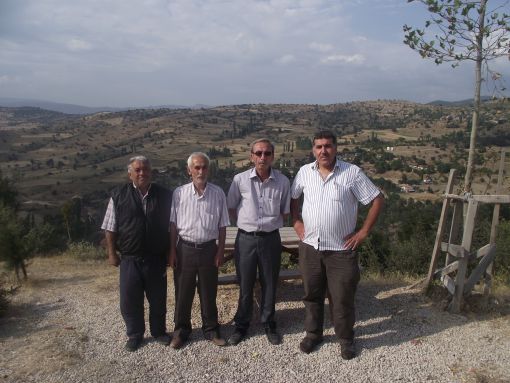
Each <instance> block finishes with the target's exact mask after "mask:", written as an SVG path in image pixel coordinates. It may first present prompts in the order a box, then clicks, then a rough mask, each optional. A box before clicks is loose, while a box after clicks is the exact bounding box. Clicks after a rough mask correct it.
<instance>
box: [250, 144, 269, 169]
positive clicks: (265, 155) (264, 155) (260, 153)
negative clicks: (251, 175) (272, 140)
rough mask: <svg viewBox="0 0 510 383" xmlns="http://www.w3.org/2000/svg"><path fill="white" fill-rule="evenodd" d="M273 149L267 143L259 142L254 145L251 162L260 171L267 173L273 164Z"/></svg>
mask: <svg viewBox="0 0 510 383" xmlns="http://www.w3.org/2000/svg"><path fill="white" fill-rule="evenodd" d="M273 160H274V153H273V148H272V147H271V145H270V144H268V143H267V142H257V143H256V144H255V145H253V149H252V152H251V162H253V164H254V165H255V168H256V169H257V170H258V171H263V172H266V171H268V170H269V168H270V167H271V165H272V164H273Z"/></svg>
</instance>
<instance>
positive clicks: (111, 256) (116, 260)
mask: <svg viewBox="0 0 510 383" xmlns="http://www.w3.org/2000/svg"><path fill="white" fill-rule="evenodd" d="M108 263H109V264H110V265H112V266H115V267H118V266H119V265H120V257H119V255H118V254H117V253H116V252H108Z"/></svg>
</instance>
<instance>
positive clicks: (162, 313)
mask: <svg viewBox="0 0 510 383" xmlns="http://www.w3.org/2000/svg"><path fill="white" fill-rule="evenodd" d="M166 289H167V279H166V258H165V256H158V257H146V258H142V257H130V256H128V257H122V259H121V262H120V312H121V314H122V318H124V322H125V323H126V333H127V336H128V337H129V338H135V337H140V338H141V337H143V334H144V333H145V320H144V293H145V296H146V297H147V301H148V302H149V325H150V332H151V335H152V336H154V337H157V336H160V335H163V334H165V332H166Z"/></svg>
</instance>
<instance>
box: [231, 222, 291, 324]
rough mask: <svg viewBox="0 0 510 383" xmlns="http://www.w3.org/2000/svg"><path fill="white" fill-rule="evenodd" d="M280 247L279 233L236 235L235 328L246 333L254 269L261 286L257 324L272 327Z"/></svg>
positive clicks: (254, 277) (251, 302)
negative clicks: (236, 282)
mask: <svg viewBox="0 0 510 383" xmlns="http://www.w3.org/2000/svg"><path fill="white" fill-rule="evenodd" d="M281 257H282V247H281V239H280V233H279V232H278V231H275V232H274V233H271V234H269V235H267V236H264V237H258V236H253V235H250V234H245V233H241V232H238V233H237V237H236V242H235V263H236V274H237V281H238V283H239V302H238V307H237V313H236V315H235V317H234V321H235V323H236V327H238V328H240V329H243V330H247V329H248V327H249V326H250V321H251V317H252V313H253V287H254V285H255V281H256V279H257V269H258V272H259V281H260V287H261V290H262V291H261V302H260V321H261V322H262V324H263V325H264V326H266V327H275V325H276V324H275V303H276V286H277V285H278V277H279V274H280V264H281Z"/></svg>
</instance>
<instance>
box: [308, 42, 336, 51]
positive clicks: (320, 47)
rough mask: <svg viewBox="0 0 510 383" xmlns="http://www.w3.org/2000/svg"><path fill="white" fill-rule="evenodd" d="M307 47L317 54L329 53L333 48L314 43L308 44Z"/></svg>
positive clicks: (328, 45)
mask: <svg viewBox="0 0 510 383" xmlns="http://www.w3.org/2000/svg"><path fill="white" fill-rule="evenodd" d="M308 47H309V48H310V49H312V50H314V51H317V52H323V53H325V52H331V51H332V50H333V49H334V47H333V45H331V44H325V43H316V42H312V43H310V44H308Z"/></svg>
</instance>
